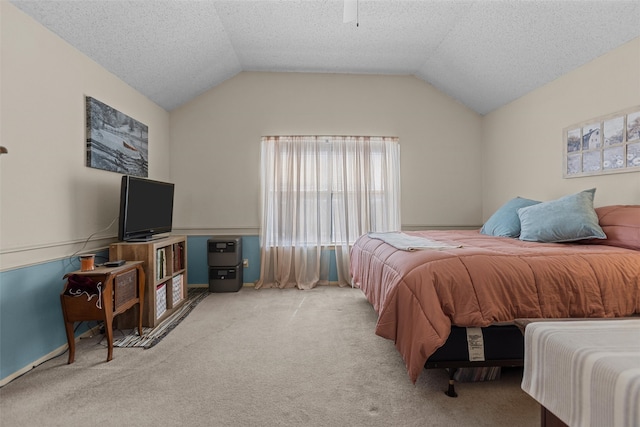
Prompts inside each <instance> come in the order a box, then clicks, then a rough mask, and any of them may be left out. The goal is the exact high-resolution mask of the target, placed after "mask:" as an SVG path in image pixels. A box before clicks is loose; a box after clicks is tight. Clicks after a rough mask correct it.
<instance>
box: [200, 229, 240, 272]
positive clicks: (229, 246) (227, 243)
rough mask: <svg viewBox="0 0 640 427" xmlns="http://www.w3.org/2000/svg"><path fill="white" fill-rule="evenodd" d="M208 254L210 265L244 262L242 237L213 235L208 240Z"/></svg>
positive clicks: (229, 264) (226, 265)
mask: <svg viewBox="0 0 640 427" xmlns="http://www.w3.org/2000/svg"><path fill="white" fill-rule="evenodd" d="M207 256H208V262H207V263H208V265H209V266H210V267H231V266H236V265H238V264H242V239H241V238H240V237H238V236H213V237H211V238H210V239H209V240H207Z"/></svg>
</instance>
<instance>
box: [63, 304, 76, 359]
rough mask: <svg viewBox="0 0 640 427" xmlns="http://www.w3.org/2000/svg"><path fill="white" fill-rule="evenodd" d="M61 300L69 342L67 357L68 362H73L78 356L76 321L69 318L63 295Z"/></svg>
mask: <svg viewBox="0 0 640 427" xmlns="http://www.w3.org/2000/svg"><path fill="white" fill-rule="evenodd" d="M60 302H61V304H62V316H63V317H64V330H65V332H66V334H67V344H68V345H69V359H67V364H71V363H73V361H74V360H75V358H76V337H75V334H74V332H73V323H74V322H73V321H69V320H67V310H66V307H65V304H64V300H63V297H62V295H61V296H60Z"/></svg>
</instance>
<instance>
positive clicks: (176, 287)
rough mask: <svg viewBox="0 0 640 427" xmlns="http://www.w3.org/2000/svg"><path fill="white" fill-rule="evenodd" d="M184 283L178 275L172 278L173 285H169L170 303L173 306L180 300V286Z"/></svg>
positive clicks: (180, 275)
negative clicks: (171, 293)
mask: <svg viewBox="0 0 640 427" xmlns="http://www.w3.org/2000/svg"><path fill="white" fill-rule="evenodd" d="M183 283H184V279H183V276H182V274H178V275H176V276H174V277H173V284H172V285H171V291H172V292H173V295H172V299H171V301H172V302H173V306H174V307H175V306H176V304H178V303H179V302H180V300H182V286H183Z"/></svg>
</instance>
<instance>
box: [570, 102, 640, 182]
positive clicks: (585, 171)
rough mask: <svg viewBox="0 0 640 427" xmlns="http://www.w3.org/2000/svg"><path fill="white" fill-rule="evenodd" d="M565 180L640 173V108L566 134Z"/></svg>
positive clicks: (575, 127)
mask: <svg viewBox="0 0 640 427" xmlns="http://www.w3.org/2000/svg"><path fill="white" fill-rule="evenodd" d="M562 144H563V157H564V163H563V168H564V171H563V177H564V178H574V177H580V176H590V175H601V174H607V173H621V172H637V171H640V106H636V107H633V108H629V109H627V110H624V111H620V112H617V113H614V114H610V115H608V116H602V117H598V118H595V119H591V120H587V121H585V122H582V123H577V124H575V125H572V126H568V127H566V128H564V129H563V130H562Z"/></svg>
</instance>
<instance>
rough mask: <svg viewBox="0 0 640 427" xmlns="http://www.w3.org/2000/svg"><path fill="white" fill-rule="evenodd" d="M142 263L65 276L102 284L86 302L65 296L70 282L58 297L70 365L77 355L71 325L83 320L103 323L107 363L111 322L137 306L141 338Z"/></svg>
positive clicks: (75, 297)
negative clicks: (97, 292)
mask: <svg viewBox="0 0 640 427" xmlns="http://www.w3.org/2000/svg"><path fill="white" fill-rule="evenodd" d="M142 264H143V262H142V261H129V262H127V263H126V264H124V265H122V266H120V267H111V268H108V267H98V268H96V269H95V270H92V271H73V272H71V273H68V274H66V275H65V276H64V277H65V278H68V277H69V276H71V275H73V274H78V275H81V276H87V277H89V278H91V280H93V281H94V282H102V290H101V292H100V293H99V295H98V296H94V297H91V298H89V296H88V295H87V294H83V295H79V296H71V295H66V294H65V292H66V290H67V288H68V287H69V281H67V283H66V284H65V288H64V290H63V291H62V293H61V294H60V302H61V304H62V315H63V317H64V327H65V331H66V333H67V342H68V344H69V360H68V362H67V363H73V361H74V359H75V353H76V340H75V335H74V332H73V325H74V322H80V321H84V320H102V321H104V328H105V333H106V336H107V343H108V349H109V350H108V353H107V362H108V361H110V360H111V359H113V318H114V317H115V316H117V315H118V314H121V313H124V312H125V311H127V310H128V309H130V308H132V307H134V306H135V305H137V306H138V333H139V334H140V336H142V307H143V302H144V283H145V276H144V270H143V268H142Z"/></svg>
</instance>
